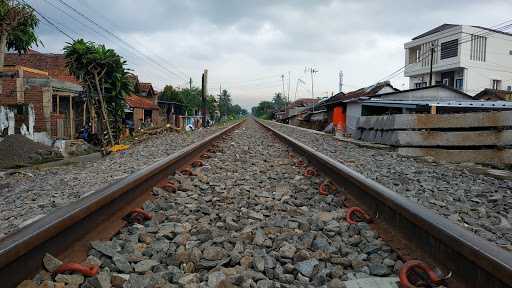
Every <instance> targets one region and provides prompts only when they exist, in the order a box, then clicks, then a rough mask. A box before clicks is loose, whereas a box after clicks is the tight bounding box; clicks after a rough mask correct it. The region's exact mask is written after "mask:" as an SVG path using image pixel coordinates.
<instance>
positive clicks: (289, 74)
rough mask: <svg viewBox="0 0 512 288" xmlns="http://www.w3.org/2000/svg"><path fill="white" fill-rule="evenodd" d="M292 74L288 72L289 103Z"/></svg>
mask: <svg viewBox="0 0 512 288" xmlns="http://www.w3.org/2000/svg"><path fill="white" fill-rule="evenodd" d="M290 76H291V72H290V71H288V97H287V101H290V81H291V79H290V78H291V77H290Z"/></svg>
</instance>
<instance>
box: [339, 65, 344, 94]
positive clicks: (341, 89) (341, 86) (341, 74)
mask: <svg viewBox="0 0 512 288" xmlns="http://www.w3.org/2000/svg"><path fill="white" fill-rule="evenodd" d="M339 86H340V87H339V90H340V91H338V92H341V91H343V71H341V70H340V74H339Z"/></svg>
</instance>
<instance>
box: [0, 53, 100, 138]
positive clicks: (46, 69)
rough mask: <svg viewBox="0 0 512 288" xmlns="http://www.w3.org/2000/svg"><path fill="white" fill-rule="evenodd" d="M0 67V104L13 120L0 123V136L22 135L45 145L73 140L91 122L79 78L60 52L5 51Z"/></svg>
mask: <svg viewBox="0 0 512 288" xmlns="http://www.w3.org/2000/svg"><path fill="white" fill-rule="evenodd" d="M0 69H1V71H0V82H1V85H0V86H1V93H0V107H3V108H2V109H3V111H9V112H4V113H7V117H8V118H14V119H15V120H13V121H12V122H11V121H8V122H10V123H11V124H10V125H8V126H9V127H4V126H5V125H0V136H2V135H4V136H5V135H6V134H13V133H16V134H24V135H27V136H28V137H30V138H32V139H34V140H36V141H40V142H43V143H47V144H48V142H50V141H51V139H74V138H75V137H76V134H77V131H78V130H79V129H81V128H82V127H83V126H84V125H86V123H88V122H89V121H90V119H89V118H90V117H89V116H90V115H88V111H87V109H86V106H85V102H84V99H83V98H82V96H83V94H82V87H81V85H80V81H79V80H78V79H76V78H75V77H74V76H73V75H71V73H69V71H68V69H67V68H66V61H65V59H64V55H63V54H51V53H39V52H37V51H34V50H30V51H29V52H28V53H27V54H18V53H6V54H5V66H4V67H3V68H0ZM0 117H2V115H0Z"/></svg>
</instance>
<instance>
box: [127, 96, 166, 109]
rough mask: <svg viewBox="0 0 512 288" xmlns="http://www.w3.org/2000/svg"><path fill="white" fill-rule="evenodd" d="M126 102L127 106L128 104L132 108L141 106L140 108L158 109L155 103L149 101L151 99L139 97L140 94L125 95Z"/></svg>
mask: <svg viewBox="0 0 512 288" xmlns="http://www.w3.org/2000/svg"><path fill="white" fill-rule="evenodd" d="M126 103H127V104H128V106H130V107H132V108H141V109H147V110H158V109H160V108H158V106H157V105H155V104H153V102H151V100H149V99H147V98H144V97H141V96H136V95H130V96H128V97H126Z"/></svg>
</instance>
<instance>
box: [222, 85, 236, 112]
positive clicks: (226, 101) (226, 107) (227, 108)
mask: <svg viewBox="0 0 512 288" xmlns="http://www.w3.org/2000/svg"><path fill="white" fill-rule="evenodd" d="M232 105H233V104H232V103H231V94H229V93H228V90H226V89H224V90H222V92H221V93H220V95H219V111H220V115H224V116H228V115H230V114H231V112H232Z"/></svg>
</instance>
